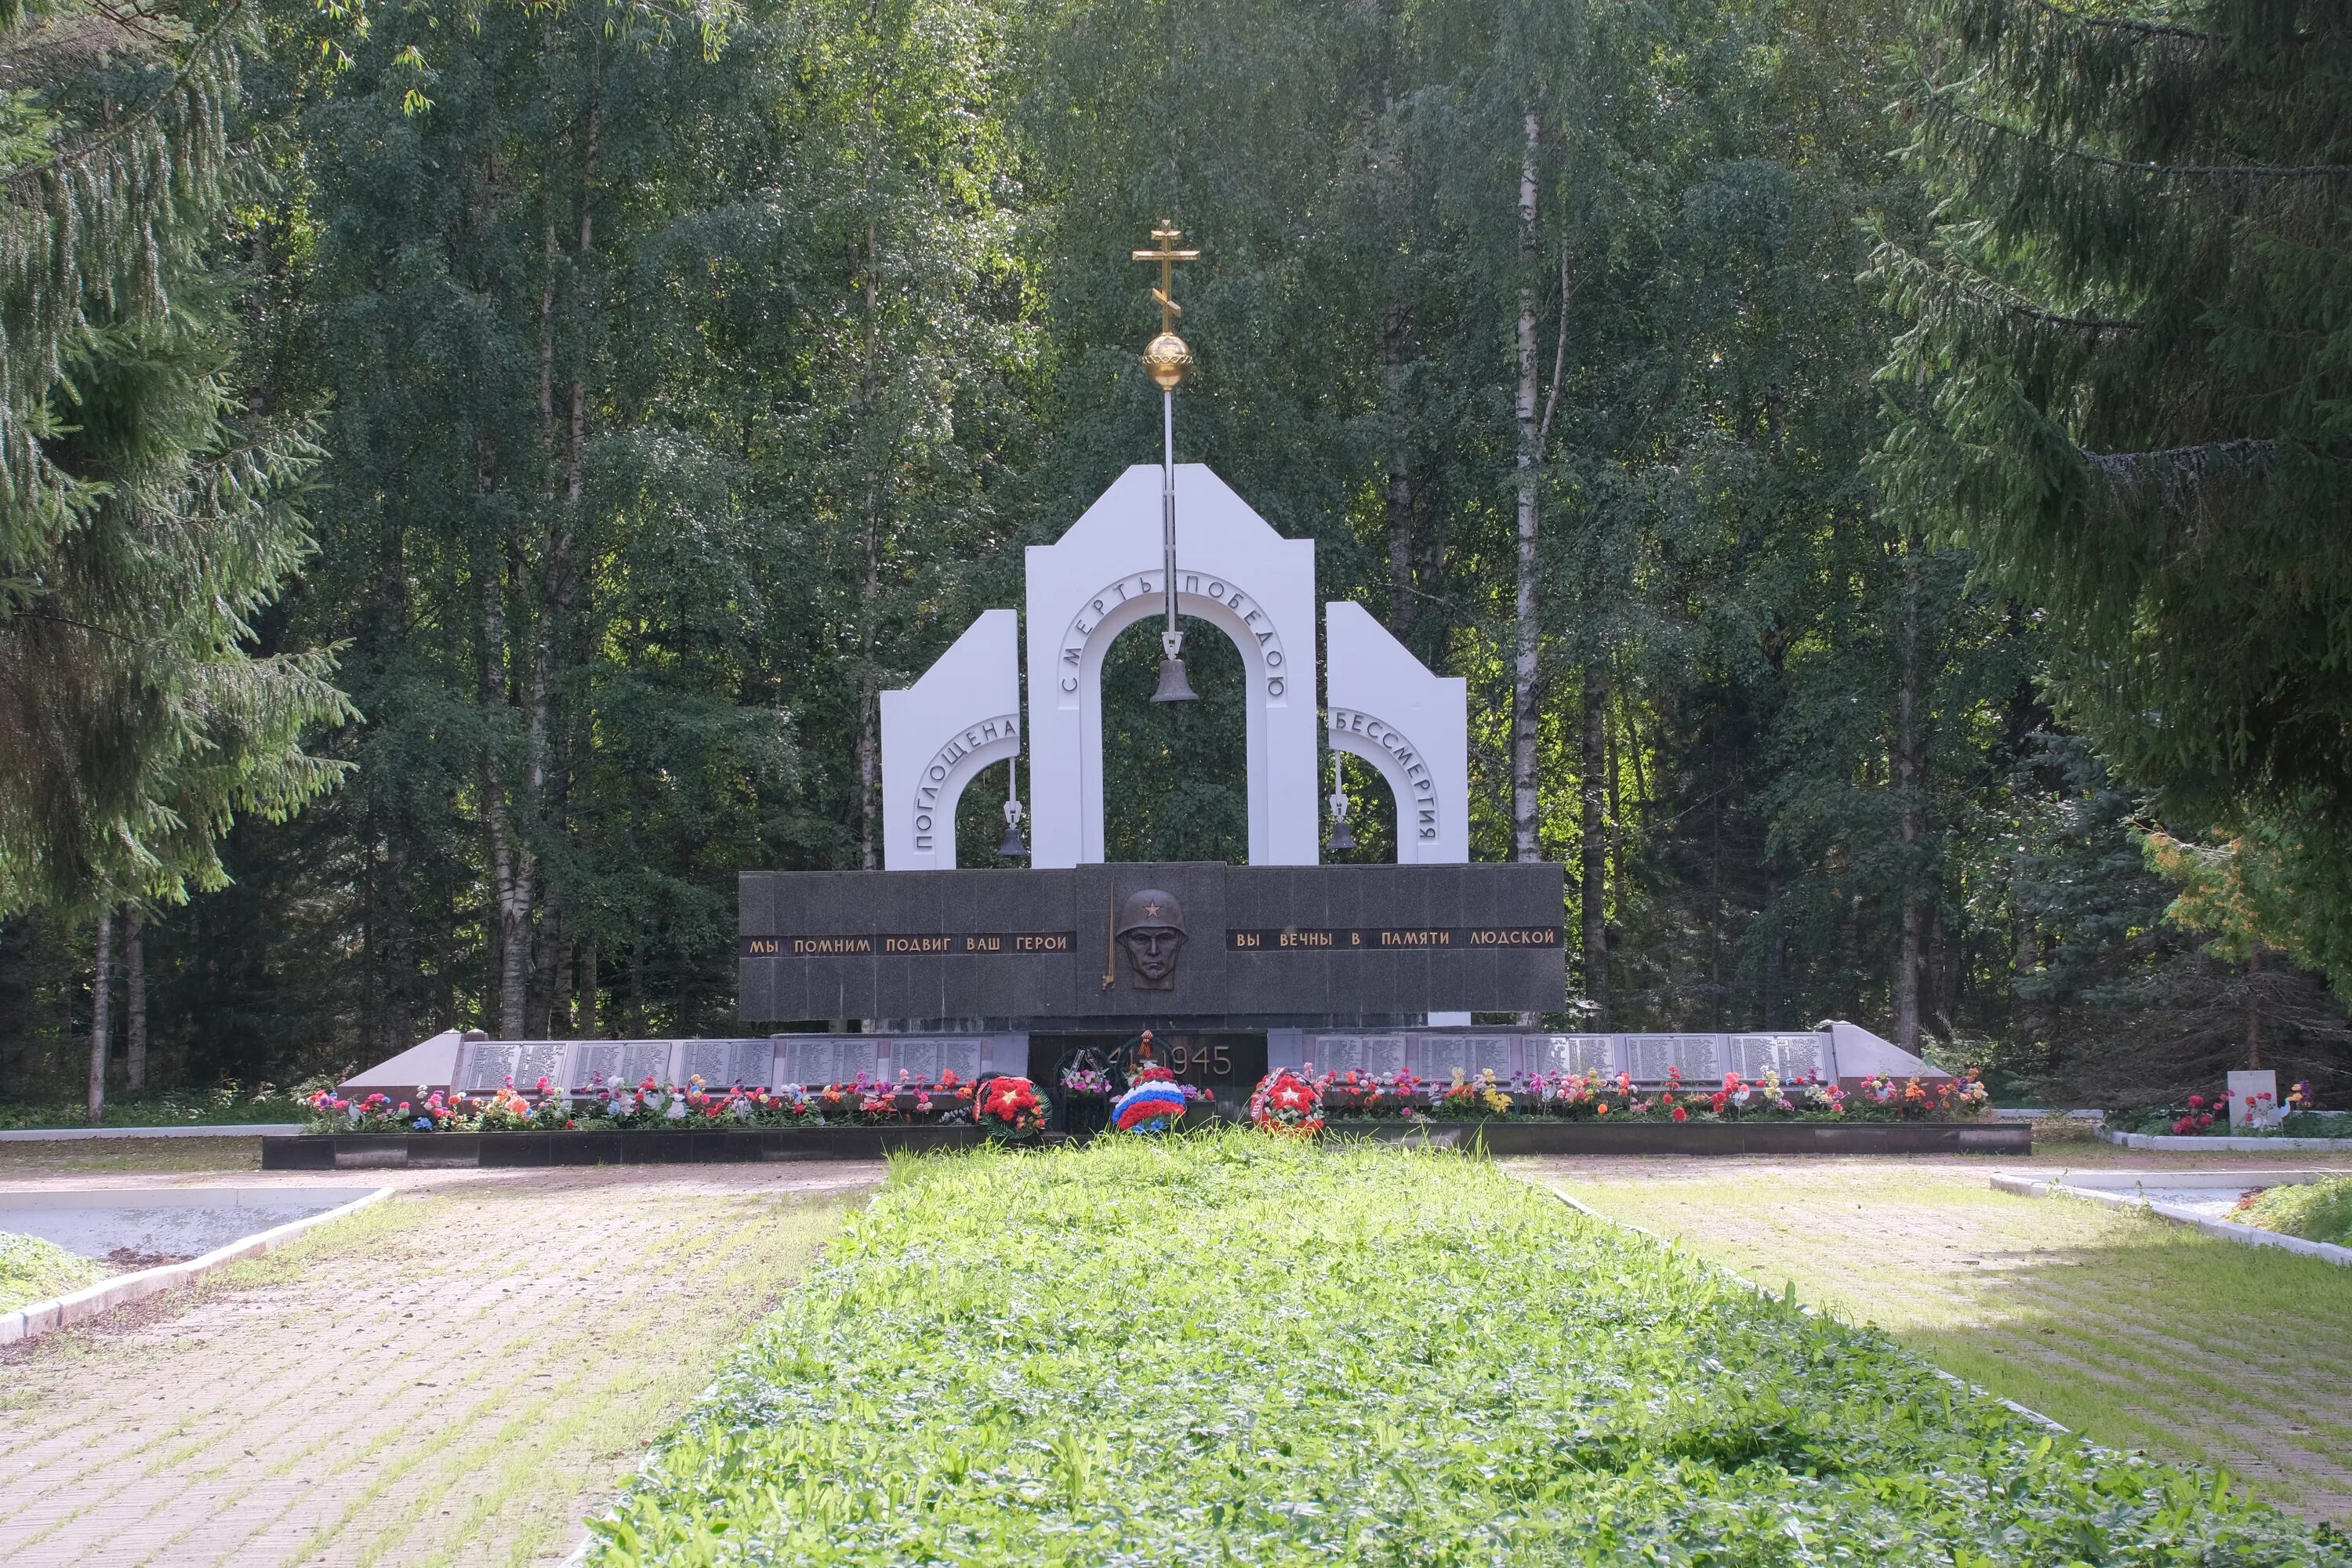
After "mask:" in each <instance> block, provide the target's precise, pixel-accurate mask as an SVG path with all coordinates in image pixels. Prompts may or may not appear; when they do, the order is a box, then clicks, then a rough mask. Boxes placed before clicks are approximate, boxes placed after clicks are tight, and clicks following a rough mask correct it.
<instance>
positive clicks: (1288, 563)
mask: <svg viewBox="0 0 2352 1568" xmlns="http://www.w3.org/2000/svg"><path fill="white" fill-rule="evenodd" d="M1176 509H1177V515H1178V516H1179V517H1180V518H1181V520H1182V521H1181V532H1180V534H1179V536H1178V545H1177V565H1176V589H1177V593H1176V603H1177V609H1178V611H1179V613H1180V614H1181V615H1184V616H1189V617H1192V619H1194V620H1197V621H1202V622H1206V623H1207V624H1208V625H1210V626H1215V627H1216V628H1217V629H1218V630H1220V631H1222V632H1223V633H1224V634H1225V636H1226V637H1229V638H1231V639H1232V640H1233V644H1234V647H1237V648H1239V649H1240V650H1241V656H1242V671H1243V682H1244V688H1245V689H1244V693H1243V698H1244V703H1245V705H1246V711H1247V716H1248V735H1249V741H1248V747H1249V858H1250V864H1251V865H1253V866H1311V865H1313V864H1315V863H1316V861H1317V860H1318V858H1320V855H1319V845H1318V835H1317V820H1318V812H1317V806H1318V801H1317V794H1316V792H1317V782H1318V781H1317V777H1316V766H1315V763H1316V752H1317V746H1316V730H1317V728H1318V724H1317V719H1316V711H1315V544H1314V542H1313V541H1311V540H1304V539H1285V538H1284V537H1283V536H1282V535H1281V534H1279V533H1277V532H1276V531H1275V530H1274V527H1273V525H1272V524H1270V523H1268V522H1267V521H1265V519H1264V518H1262V517H1260V516H1258V514H1257V513H1256V512H1255V511H1253V510H1250V507H1249V503H1247V502H1246V501H1244V500H1242V498H1241V497H1240V496H1238V495H1235V494H1234V491H1233V489H1232V488H1231V487H1230V486H1228V485H1227V484H1226V483H1225V482H1224V481H1223V479H1219V478H1218V477H1217V476H1216V475H1215V474H1213V473H1212V472H1210V471H1209V469H1208V468H1207V467H1206V466H1205V465H1203V464H1200V463H1179V464H1177V465H1176ZM1160 525H1161V513H1160V466H1159V465H1158V464H1144V463H1139V464H1138V465H1136V466H1135V467H1134V468H1129V469H1128V470H1127V472H1125V473H1124V474H1121V475H1120V476H1119V477H1118V480H1117V481H1116V482H1115V483H1113V484H1112V486H1111V487H1110V489H1108V490H1105V491H1104V492H1103V494H1102V497H1101V499H1100V500H1097V501H1096V502H1095V504H1094V505H1092V506H1090V507H1088V508H1087V510H1086V514H1085V515H1084V516H1083V517H1081V518H1079V519H1078V521H1076V522H1075V523H1072V524H1071V525H1070V530H1069V531H1068V532H1066V533H1065V534H1063V535H1062V537H1061V538H1060V539H1059V540H1057V541H1055V542H1054V543H1052V544H1045V545H1032V546H1031V547H1030V549H1029V552H1028V575H1029V584H1028V586H1029V790H1030V803H1029V828H1030V845H1031V848H1030V864H1031V865H1033V866H1037V867H1056V866H1079V865H1090V864H1093V863H1096V862H1098V861H1100V860H1101V859H1102V858H1103V792H1104V788H1105V784H1106V781H1105V779H1104V777H1103V761H1102V667H1103V658H1104V656H1105V655H1106V654H1107V653H1108V652H1109V650H1110V645H1111V642H1112V640H1113V639H1114V638H1116V637H1118V634H1119V633H1120V632H1122V631H1124V630H1126V629H1127V628H1128V627H1129V626H1133V625H1134V624H1135V623H1136V622H1138V621H1142V620H1148V619H1150V617H1151V616H1154V615H1156V614H1159V613H1160V608H1161V597H1160V596H1161V595H1162V593H1163V592H1164V591H1165V589H1166V585H1167V578H1166V575H1165V571H1164V568H1163V566H1162V564H1161V533H1160ZM946 662H947V661H946V660H944V659H942V660H941V663H942V664H944V663H946ZM925 679H929V677H926V678H925ZM1201 696H1202V700H1206V701H1217V700H1229V699H1230V696H1231V694H1230V693H1227V692H1222V691H1215V690H1202V693H1201ZM894 864H895V862H894Z"/></svg>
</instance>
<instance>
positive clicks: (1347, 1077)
mask: <svg viewBox="0 0 2352 1568" xmlns="http://www.w3.org/2000/svg"><path fill="white" fill-rule="evenodd" d="M1304 1076H1306V1077H1307V1078H1309V1079H1314V1081H1315V1082H1316V1083H1317V1084H1318V1085H1319V1086H1320V1087H1321V1089H1322V1090H1323V1103H1324V1107H1325V1109H1326V1111H1327V1113H1330V1114H1345V1115H1348V1116H1350V1117H1371V1118H1380V1119H1383V1120H1385V1119H1388V1118H1391V1117H1395V1118H1401V1119H1402V1120H1404V1121H1423V1120H1426V1117H1425V1116H1424V1113H1423V1101H1424V1100H1426V1099H1427V1098H1428V1091H1429V1089H1430V1087H1431V1086H1430V1085H1428V1084H1425V1083H1423V1081H1422V1080H1421V1079H1417V1078H1415V1077H1414V1076H1413V1075H1412V1074H1411V1073H1409V1072H1395V1073H1368V1072H1360V1071H1358V1070H1357V1069H1355V1068H1349V1069H1348V1070H1347V1071H1345V1072H1338V1073H1325V1074H1323V1075H1322V1076H1321V1077H1319V1078H1318V1077H1317V1076H1316V1073H1315V1064H1314V1063H1312V1062H1309V1063H1307V1067H1306V1068H1305V1073H1304Z"/></svg>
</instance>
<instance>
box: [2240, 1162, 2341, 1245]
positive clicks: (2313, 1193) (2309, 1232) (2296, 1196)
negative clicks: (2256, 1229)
mask: <svg viewBox="0 0 2352 1568" xmlns="http://www.w3.org/2000/svg"><path fill="white" fill-rule="evenodd" d="M2231 1217H2232V1218H2234V1219H2241V1220H2243V1221H2244V1222H2245V1223H2246V1224H2248V1225H2253V1226H2261V1227H2262V1228H2263V1229H2264V1230H2274V1231H2277V1232H2278V1233H2279V1234H2280V1235H2282V1236H2299V1237H2303V1239H2304V1240H2305V1241H2325V1242H2329V1243H2332V1244H2333V1245H2335V1246H2337V1247H2352V1176H2335V1177H2331V1178H2329V1179H2328V1180H2326V1181H2324V1182H2300V1183H2297V1184H2294V1185H2293V1186H2280V1187H2265V1188H2263V1191H2262V1193H2261V1194H2260V1195H2259V1196H2257V1197H2256V1198H2255V1199H2254V1201H2253V1202H2252V1204H2250V1205H2247V1206H2245V1207H2243V1208H2242V1209H2239V1210H2238V1211H2237V1212H2236V1213H2235V1214H2234V1215H2231Z"/></svg>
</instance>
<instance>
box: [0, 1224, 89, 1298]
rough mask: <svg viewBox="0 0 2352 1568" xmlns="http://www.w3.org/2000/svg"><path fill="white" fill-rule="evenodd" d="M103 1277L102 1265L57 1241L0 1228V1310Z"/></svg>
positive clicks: (65, 1290)
mask: <svg viewBox="0 0 2352 1568" xmlns="http://www.w3.org/2000/svg"><path fill="white" fill-rule="evenodd" d="M105 1278H106V1270H105V1269H103V1268H100V1267H99V1266H98V1265H97V1264H95V1263H92V1262H91V1261H90V1260H89V1258H82V1257H79V1256H77V1255H76V1254H74V1253H70V1252H68V1251H67V1250H66V1249H65V1248H64V1247H59V1246H58V1244H57V1243H56V1242H53V1241H43V1240H42V1239H41V1238H40V1237H37V1236H17V1235H15V1234H14V1233H12V1232H9V1231H5V1230H0V1312H8V1311H14V1310H16V1309H17V1308H18V1307H22V1306H24V1305H26V1303H27V1302H31V1301H46V1300H49V1299H50V1298H51V1297H53V1296H62V1295H64V1294H65V1293H66V1292H68V1290H79V1289H81V1288H82V1287H83V1286H85V1285H95V1284H97V1283H98V1282H99V1281H100V1279H105Z"/></svg>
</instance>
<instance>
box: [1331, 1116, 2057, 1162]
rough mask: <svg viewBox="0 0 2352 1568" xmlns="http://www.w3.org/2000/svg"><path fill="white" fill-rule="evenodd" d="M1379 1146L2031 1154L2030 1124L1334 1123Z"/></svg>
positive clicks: (1497, 1150) (1510, 1151) (1498, 1151)
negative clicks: (1398, 1144) (1423, 1144)
mask: <svg viewBox="0 0 2352 1568" xmlns="http://www.w3.org/2000/svg"><path fill="white" fill-rule="evenodd" d="M1328 1127H1329V1131H1332V1132H1335V1133H1344V1134H1349V1135H1351V1136H1356V1137H1370V1138H1375V1139H1378V1140H1380V1141H1381V1142H1423V1141H1424V1140H1426V1141H1427V1142H1430V1143H1432V1144H1434V1145H1439V1146H1450V1147H1453V1148H1458V1149H1469V1148H1474V1147H1479V1146H1483V1147H1484V1148H1485V1150H1486V1152H1487V1153H1489V1154H1493V1155H1496V1156H1498V1157H1499V1156H1507V1155H1516V1154H1700V1155H1705V1154H1959V1153H1969V1154H2030V1153H2032V1152H2033V1129H2032V1125H2031V1124H2030V1123H2024V1122H2016V1123H2000V1122H1965V1123H1964V1122H1919V1121H1845V1122H1832V1121H1689V1122H1679V1123H1678V1122H1672V1121H1652V1122H1641V1121H1633V1122H1618V1123H1614V1124H1612V1123H1610V1122H1605V1121H1537V1120H1528V1121H1425V1122H1403V1121H1334V1122H1331V1123H1329V1124H1328Z"/></svg>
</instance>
